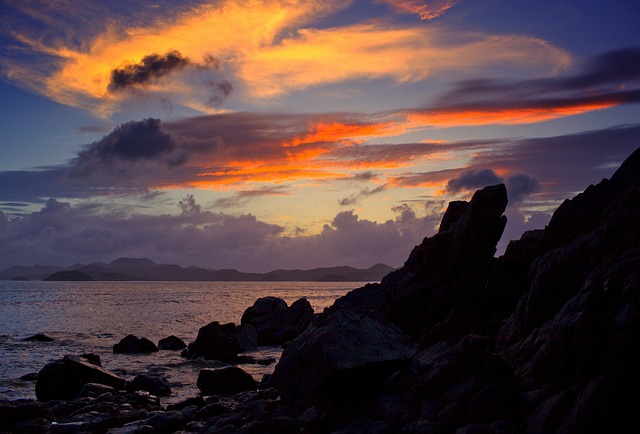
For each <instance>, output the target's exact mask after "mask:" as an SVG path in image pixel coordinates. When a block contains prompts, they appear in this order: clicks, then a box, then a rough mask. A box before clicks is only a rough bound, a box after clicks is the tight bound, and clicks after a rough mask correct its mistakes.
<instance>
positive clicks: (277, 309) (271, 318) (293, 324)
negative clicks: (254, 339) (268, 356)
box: [241, 297, 313, 345]
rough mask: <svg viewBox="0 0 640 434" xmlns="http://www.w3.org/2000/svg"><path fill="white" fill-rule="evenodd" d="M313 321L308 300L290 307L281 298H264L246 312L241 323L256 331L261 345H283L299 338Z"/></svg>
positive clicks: (300, 301)
mask: <svg viewBox="0 0 640 434" xmlns="http://www.w3.org/2000/svg"><path fill="white" fill-rule="evenodd" d="M312 319H313V308H312V307H311V304H310V303H309V301H308V300H307V299H306V298H301V299H299V300H297V301H295V302H294V303H293V304H292V305H291V306H288V305H287V303H286V302H285V301H284V300H282V299H281V298H277V297H263V298H259V299H258V300H256V301H255V303H254V304H253V306H251V307H249V308H247V309H246V310H245V311H244V313H243V315H242V320H241V323H242V324H249V325H251V326H253V327H254V328H255V329H256V331H257V332H258V344H259V345H281V344H283V343H285V342H288V341H290V340H293V339H295V338H296V337H297V336H299V335H300V333H302V332H303V331H304V329H305V328H306V327H307V326H308V325H309V323H310V322H311V320H312Z"/></svg>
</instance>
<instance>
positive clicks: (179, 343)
mask: <svg viewBox="0 0 640 434" xmlns="http://www.w3.org/2000/svg"><path fill="white" fill-rule="evenodd" d="M186 347H187V344H185V343H184V341H183V340H182V339H180V338H179V337H177V336H174V335H171V336H168V337H166V338H164V339H160V340H159V341H158V348H159V349H161V350H170V351H178V350H182V349H183V348H186Z"/></svg>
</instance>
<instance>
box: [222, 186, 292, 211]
mask: <svg viewBox="0 0 640 434" xmlns="http://www.w3.org/2000/svg"><path fill="white" fill-rule="evenodd" d="M289 194H290V192H289V189H288V188H287V187H285V186H274V187H268V188H261V189H255V190H240V191H238V192H236V193H234V194H233V195H231V196H228V197H223V198H220V199H217V200H216V201H215V202H214V204H213V205H214V206H215V207H216V208H234V207H238V206H242V205H246V204H247V203H249V202H250V201H252V200H254V199H256V198H260V197H265V196H287V195H289Z"/></svg>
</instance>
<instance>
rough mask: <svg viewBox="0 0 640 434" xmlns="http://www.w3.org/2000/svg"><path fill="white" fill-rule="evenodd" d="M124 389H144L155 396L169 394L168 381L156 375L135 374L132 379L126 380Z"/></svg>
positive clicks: (134, 390) (133, 390)
mask: <svg viewBox="0 0 640 434" xmlns="http://www.w3.org/2000/svg"><path fill="white" fill-rule="evenodd" d="M126 389H127V391H129V392H136V391H138V390H145V391H147V392H149V393H151V394H152V395H155V396H169V395H171V387H170V386H169V381H167V379H166V378H164V377H161V376H158V375H136V376H135V377H134V379H133V380H131V381H128V382H127V384H126Z"/></svg>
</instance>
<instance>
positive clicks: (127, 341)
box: [113, 335, 158, 354]
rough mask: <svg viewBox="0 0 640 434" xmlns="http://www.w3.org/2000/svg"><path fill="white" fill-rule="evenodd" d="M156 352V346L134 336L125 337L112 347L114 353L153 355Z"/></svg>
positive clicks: (145, 339)
mask: <svg viewBox="0 0 640 434" xmlns="http://www.w3.org/2000/svg"><path fill="white" fill-rule="evenodd" d="M156 351H158V347H156V344H154V343H153V342H151V341H150V340H149V339H147V338H138V337H137V336H134V335H127V336H126V337H124V338H122V339H121V340H120V342H118V343H117V344H115V345H114V346H113V352H114V353H123V354H136V353H155V352H156Z"/></svg>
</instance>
